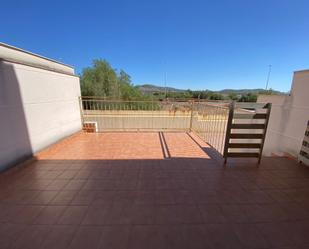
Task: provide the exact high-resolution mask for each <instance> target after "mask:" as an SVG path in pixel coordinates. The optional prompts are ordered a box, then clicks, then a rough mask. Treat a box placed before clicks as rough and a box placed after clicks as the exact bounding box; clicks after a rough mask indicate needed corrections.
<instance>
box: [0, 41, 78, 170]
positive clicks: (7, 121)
mask: <svg viewBox="0 0 309 249" xmlns="http://www.w3.org/2000/svg"><path fill="white" fill-rule="evenodd" d="M0 47H1V44H0ZM8 49H9V48H8ZM6 53H9V51H6ZM1 55H2V54H1V49H0V141H1V142H0V170H3V169H4V168H6V167H9V166H12V165H14V164H15V163H16V162H18V161H21V160H23V159H24V158H26V157H29V156H31V155H32V154H33V153H35V152H37V151H39V150H41V149H43V148H44V147H46V146H48V145H50V144H52V143H55V142H56V141H58V140H59V139H62V138H64V137H66V136H69V135H71V134H73V133H75V132H77V131H79V130H80V129H81V119H80V110H79V102H78V96H80V84H79V78H78V77H76V76H74V69H72V68H71V67H68V66H65V65H63V64H61V63H60V64H59V65H52V64H51V63H54V64H57V62H51V61H47V64H48V67H46V69H45V67H44V63H41V64H39V66H40V68H38V67H34V66H29V65H31V64H29V65H25V64H20V63H19V61H18V62H13V60H14V57H12V58H11V59H12V60H10V61H6V60H5V59H4V58H3V56H2V57H1ZM28 55H29V54H28ZM35 57H36V55H33V58H32V59H36V58H35ZM30 58H31V56H30ZM40 59H42V58H40ZM43 60H44V59H43ZM25 62H26V64H27V61H25ZM38 63H40V62H38ZM49 67H52V68H53V69H52V70H50V68H49ZM57 67H60V70H57ZM57 71H58V72H57Z"/></svg>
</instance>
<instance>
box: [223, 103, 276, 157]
mask: <svg viewBox="0 0 309 249" xmlns="http://www.w3.org/2000/svg"><path fill="white" fill-rule="evenodd" d="M270 110H271V104H270V103H267V104H264V103H236V104H235V103H232V104H231V106H230V112H229V119H228V123H227V132H226V138H225V147H224V159H225V160H224V163H226V162H227V158H228V157H254V158H258V163H260V161H261V156H262V151H263V146H264V142H265V135H266V131H267V126H268V121H269V116H270ZM239 120H241V121H242V122H239ZM243 121H245V123H244V122H243ZM257 122H258V123H257ZM235 131H236V132H235ZM231 139H237V140H240V141H237V142H234V141H231ZM251 139H255V140H256V139H257V140H259V141H258V142H256V141H254V142H248V140H251ZM242 140H243V141H242ZM231 149H232V150H231ZM234 149H240V151H234ZM252 149H253V150H252Z"/></svg>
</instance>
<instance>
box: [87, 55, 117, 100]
mask: <svg viewBox="0 0 309 249" xmlns="http://www.w3.org/2000/svg"><path fill="white" fill-rule="evenodd" d="M81 90H82V95H83V96H87V95H88V96H102V97H117V93H118V79H117V74H116V72H115V70H114V69H113V68H112V67H111V65H110V64H109V63H108V62H107V61H106V60H101V59H99V60H93V66H92V67H88V68H85V69H84V70H83V72H82V74H81Z"/></svg>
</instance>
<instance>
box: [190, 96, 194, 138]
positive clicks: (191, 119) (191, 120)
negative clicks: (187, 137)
mask: <svg viewBox="0 0 309 249" xmlns="http://www.w3.org/2000/svg"><path fill="white" fill-rule="evenodd" d="M193 107H194V100H192V104H191V117H190V132H192V122H193Z"/></svg>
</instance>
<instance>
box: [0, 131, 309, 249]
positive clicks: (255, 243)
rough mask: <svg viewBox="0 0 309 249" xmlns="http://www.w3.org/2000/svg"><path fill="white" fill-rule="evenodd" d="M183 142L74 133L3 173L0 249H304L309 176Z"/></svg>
mask: <svg viewBox="0 0 309 249" xmlns="http://www.w3.org/2000/svg"><path fill="white" fill-rule="evenodd" d="M190 135H191V136H192V137H190V136H189V134H186V133H164V134H159V133H106V134H83V133H79V134H76V135H74V136H72V137H70V138H68V139H65V140H63V141H61V142H60V143H58V144H56V145H54V146H51V147H50V148H48V149H46V150H44V151H42V152H41V153H39V154H38V155H37V160H36V161H32V162H29V163H27V164H25V165H23V166H20V167H17V168H15V169H13V170H9V171H7V172H3V173H2V174H0V248H1V249H4V248H23V249H25V248H29V249H36V248H57V249H60V248H83V249H84V248H98V249H99V248H108V249H110V248H113V249H122V248H126V249H139V248H141V249H149V248H154V249H159V248H166V249H170V248H175V249H181V248H188V249H195V248H201V249H205V248H211V249H216V248H220V249H222V248H236V249H242V248H243V249H249V248H257V249H258V248H272V249H279V248H282V249H283V248H286V249H288V248H298V249H304V248H309V236H308V234H309V169H308V168H305V167H304V166H301V165H298V164H297V163H296V162H294V161H292V160H290V159H284V158H263V160H262V164H261V165H260V167H259V168H257V167H256V164H255V163H254V162H253V161H244V160H238V161H236V160H234V161H230V162H229V164H228V166H227V167H226V168H223V167H222V163H221V161H220V159H218V157H217V156H216V154H215V153H214V152H213V151H212V150H211V149H210V148H209V147H208V146H207V145H206V144H204V143H202V142H201V141H200V140H199V139H198V138H196V137H195V136H194V134H190ZM193 139H194V140H195V141H194V140H193Z"/></svg>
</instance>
